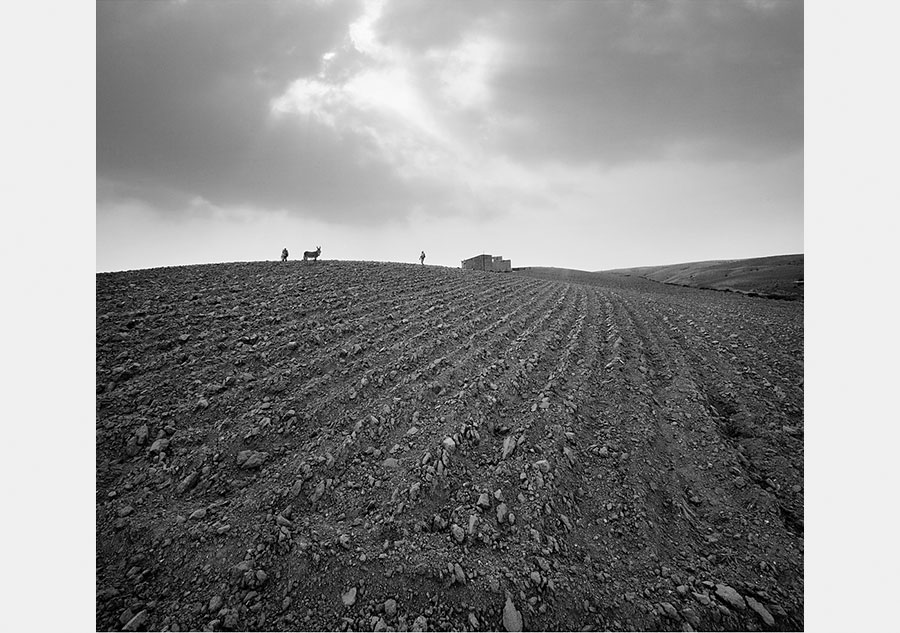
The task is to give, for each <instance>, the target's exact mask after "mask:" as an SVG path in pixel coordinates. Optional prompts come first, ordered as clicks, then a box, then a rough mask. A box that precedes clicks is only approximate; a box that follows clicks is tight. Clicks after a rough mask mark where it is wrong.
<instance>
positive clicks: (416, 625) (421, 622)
mask: <svg viewBox="0 0 900 633" xmlns="http://www.w3.org/2000/svg"><path fill="white" fill-rule="evenodd" d="M412 630H413V631H414V632H415V633H419V632H420V631H427V630H428V618H426V617H425V616H424V615H420V616H419V617H417V618H416V619H415V620H413V628H412Z"/></svg>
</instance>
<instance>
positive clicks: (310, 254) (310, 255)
mask: <svg viewBox="0 0 900 633" xmlns="http://www.w3.org/2000/svg"><path fill="white" fill-rule="evenodd" d="M321 254H322V247H321V246H316V250H314V251H303V261H306V260H307V259H311V260H313V261H316V258H318V257H319V255H321Z"/></svg>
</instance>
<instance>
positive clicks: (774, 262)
mask: <svg viewBox="0 0 900 633" xmlns="http://www.w3.org/2000/svg"><path fill="white" fill-rule="evenodd" d="M603 273H615V274H620V275H627V276H635V277H642V278H644V279H650V280H653V281H658V282H661V283H665V284H674V285H678V286H689V287H692V288H710V289H713V290H727V291H731V292H739V293H743V294H751V295H760V296H764V297H772V298H783V299H800V298H802V297H803V255H802V254H800V255H777V256H774V257H756V258H753V259H731V260H716V261H706V262H689V263H685V264H671V265H668V266H643V267H638V268H621V269H617V270H607V271H603Z"/></svg>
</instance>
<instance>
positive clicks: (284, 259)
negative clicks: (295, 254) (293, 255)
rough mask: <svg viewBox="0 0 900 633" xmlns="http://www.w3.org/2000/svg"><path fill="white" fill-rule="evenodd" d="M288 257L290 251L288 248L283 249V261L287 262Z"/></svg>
mask: <svg viewBox="0 0 900 633" xmlns="http://www.w3.org/2000/svg"><path fill="white" fill-rule="evenodd" d="M287 258H288V252H287V249H286V248H282V249H281V261H283V262H286V261H287Z"/></svg>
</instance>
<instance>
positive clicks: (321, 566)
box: [96, 261, 804, 631]
mask: <svg viewBox="0 0 900 633" xmlns="http://www.w3.org/2000/svg"><path fill="white" fill-rule="evenodd" d="M544 274H545V276H549V277H551V278H539V276H540V271H519V272H514V273H512V274H492V273H482V272H476V271H462V270H456V269H447V268H439V267H430V266H418V265H405V264H390V263H370V262H335V261H320V262H317V263H310V264H304V263H303V262H301V261H295V262H286V263H276V262H259V263H240V264H239V263H235V264H217V265H206V266H188V267H178V268H165V269H153V270H139V271H131V272H122V273H104V274H98V275H97V301H96V306H97V321H96V324H97V333H96V338H97V365H96V377H97V420H96V424H97V428H96V460H97V497H96V521H97V561H96V562H97V572H96V581H97V601H96V610H97V611H96V613H97V629H98V630H122V629H125V630H169V631H178V630H182V631H183V630H201V629H202V630H350V629H352V630H369V631H371V630H376V631H380V630H397V631H406V630H410V631H415V630H497V629H499V630H521V629H522V628H525V629H529V630H583V629H585V627H592V628H593V629H605V630H673V631H682V630H762V629H775V630H797V629H802V628H803V607H804V593H803V592H804V590H803V573H804V568H803V495H804V490H803V305H802V303H801V302H788V301H773V300H769V299H763V298H756V297H747V296H743V295H739V294H732V293H713V292H709V291H702V290H696V289H691V288H683V287H678V286H670V285H664V284H659V283H656V282H653V281H648V280H645V279H641V278H638V277H625V276H623V275H617V274H591V273H585V275H587V276H586V277H578V276H577V275H576V276H575V277H570V278H569V280H568V281H561V280H559V279H554V278H552V274H553V273H552V271H550V272H547V270H545V271H544Z"/></svg>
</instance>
